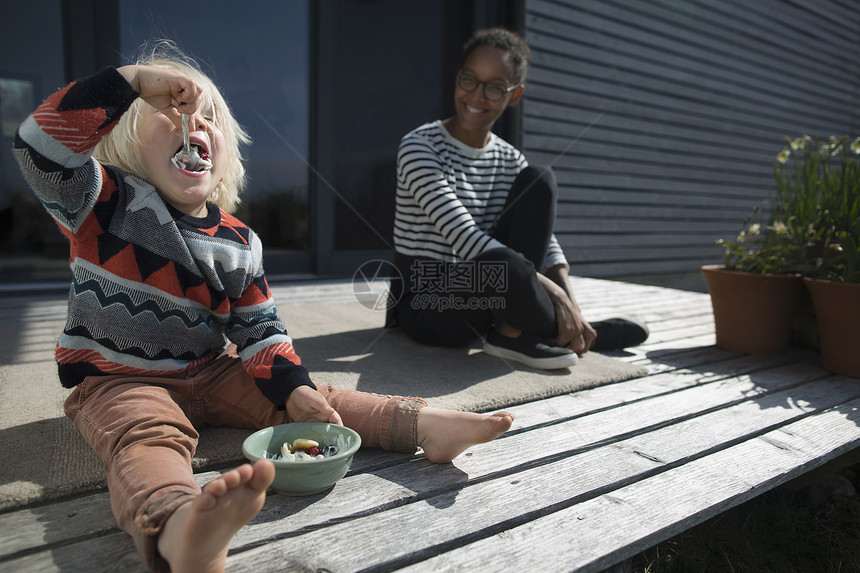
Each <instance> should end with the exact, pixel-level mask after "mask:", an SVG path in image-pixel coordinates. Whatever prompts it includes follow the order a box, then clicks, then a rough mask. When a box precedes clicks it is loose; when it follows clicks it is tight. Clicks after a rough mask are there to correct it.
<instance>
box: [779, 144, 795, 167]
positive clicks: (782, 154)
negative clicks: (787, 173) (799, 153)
mask: <svg viewBox="0 0 860 573" xmlns="http://www.w3.org/2000/svg"><path fill="white" fill-rule="evenodd" d="M789 157H791V149H789V148H788V147H787V146H786V147H783V148H782V149H781V150H780V151H779V153H777V154H776V160H777V161H779V162H780V163H782V164H783V165H785V162H786V161H788V158H789Z"/></svg>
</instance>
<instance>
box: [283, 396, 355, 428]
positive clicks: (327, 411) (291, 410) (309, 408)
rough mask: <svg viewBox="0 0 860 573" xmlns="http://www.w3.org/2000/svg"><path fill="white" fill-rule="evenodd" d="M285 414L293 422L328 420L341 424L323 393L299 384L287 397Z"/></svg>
mask: <svg viewBox="0 0 860 573" xmlns="http://www.w3.org/2000/svg"><path fill="white" fill-rule="evenodd" d="M286 406H287V414H288V415H289V416H290V420H292V421H293V422H328V423H330V424H338V425H340V426H342V425H343V420H341V418H340V414H338V413H337V412H336V411H335V409H334V408H332V407H331V405H329V403H328V402H326V400H325V398H323V395H322V394H320V393H319V392H317V391H316V390H314V389H313V388H311V387H310V386H299V387H298V388H296V389H295V390H293V391H292V393H291V394H290V397H289V398H287V404H286Z"/></svg>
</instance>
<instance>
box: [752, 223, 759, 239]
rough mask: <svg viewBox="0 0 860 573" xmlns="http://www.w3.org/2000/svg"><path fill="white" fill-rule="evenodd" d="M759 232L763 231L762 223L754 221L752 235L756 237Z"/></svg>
mask: <svg viewBox="0 0 860 573" xmlns="http://www.w3.org/2000/svg"><path fill="white" fill-rule="evenodd" d="M759 233H761V225H760V224H758V223H753V224H752V225H750V235H752V236H753V237H755V236H757V235H758V234H759Z"/></svg>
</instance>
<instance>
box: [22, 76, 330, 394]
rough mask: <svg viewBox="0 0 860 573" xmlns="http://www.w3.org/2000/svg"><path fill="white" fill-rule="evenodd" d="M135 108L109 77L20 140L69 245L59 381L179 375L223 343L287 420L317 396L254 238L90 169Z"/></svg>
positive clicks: (39, 117) (225, 219)
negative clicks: (304, 396) (301, 395)
mask: <svg viewBox="0 0 860 573" xmlns="http://www.w3.org/2000/svg"><path fill="white" fill-rule="evenodd" d="M137 97H138V94H137V93H136V92H135V91H134V90H133V89H132V87H131V85H129V83H128V82H126V81H125V79H124V78H123V77H122V76H121V75H120V74H119V72H117V71H116V70H115V69H112V68H109V69H106V70H104V71H102V72H100V73H98V74H96V75H95V76H92V77H90V78H87V79H84V80H80V81H78V82H74V83H72V84H70V85H68V86H66V87H65V88H63V89H62V90H60V91H59V92H57V93H56V94H54V95H53V96H51V97H50V98H48V99H47V100H46V101H45V102H44V103H43V104H42V105H41V106H39V108H38V109H37V110H36V111H35V112H34V113H33V114H32V115H31V116H30V117H28V118H27V119H26V120H25V121H24V122H23V123H22V124H21V126H20V128H19V130H18V134H17V135H16V138H15V145H14V152H15V156H16V158H17V160H18V162H19V164H20V166H21V169H22V171H23V173H24V176H25V177H26V179H27V181H28V183H29V184H30V186H31V187H32V188H33V190H34V191H35V193H36V195H37V196H38V197H39V199H40V200H41V201H42V203H43V204H44V206H45V207H46V209H47V210H48V212H49V213H50V214H51V216H52V217H53V218H54V219H55V220H56V222H57V224H58V225H59V227H60V230H61V231H62V232H63V234H64V235H65V236H66V237H68V239H69V241H70V257H69V260H70V264H71V269H72V277H73V278H72V285H71V289H70V292H69V310H68V318H67V322H66V326H65V328H64V330H63V333H62V335H61V336H60V339H59V341H58V344H57V350H56V358H57V363H58V365H59V374H60V381H61V382H62V384H63V386H66V387H69V388H71V387H73V386H76V385H77V384H79V383H81V382H82V381H83V380H84V378H85V377H87V376H91V375H108V374H140V375H147V376H153V375H154V376H157V375H162V374H172V373H177V372H182V371H184V370H187V369H189V368H192V367H195V366H198V365H200V364H203V363H205V362H207V361H208V360H211V359H213V358H214V357H215V356H217V355H218V354H219V353H220V352H221V351H222V350H223V349H224V347H225V345H226V344H227V341H228V340H229V341H231V342H233V343H235V344H236V345H237V347H238V352H239V356H240V357H241V359H242V363H243V365H244V367H245V369H246V370H247V371H248V372H249V373H250V374H251V375H252V376H253V377H254V379H255V380H256V384H257V386H258V388H259V389H260V390H261V391H262V392H263V394H264V395H265V396H266V397H267V398H268V399H269V400H271V401H272V402H273V403H274V404H275V405H277V406H278V407H280V408H283V407H284V404H285V401H286V399H287V397H288V396H289V394H290V392H292V391H293V390H294V389H295V388H297V387H298V386H300V385H307V386H311V387H314V386H313V383H312V382H311V380H310V377H309V375H308V372H307V370H306V369H305V368H304V367H303V366H301V361H300V359H299V357H298V356H297V355H296V353H295V351H294V349H293V344H292V340H291V339H290V337H289V336H288V334H287V331H286V329H285V327H284V324H283V322H282V321H281V319H280V318H279V317H278V314H277V311H276V309H275V305H274V301H273V299H272V297H271V294H270V292H269V287H268V284H267V283H266V278H265V275H264V274H263V265H262V246H261V244H260V239H259V238H258V237H257V235H256V234H254V232H253V231H252V230H251V229H249V228H248V227H247V226H245V225H244V224H242V223H241V222H240V221H239V220H237V219H236V218H234V217H232V216H230V215H228V214H227V213H224V212H222V211H221V210H220V209H219V208H218V207H217V206H216V205H214V204H209V205H208V209H209V213H208V215H207V216H206V217H205V218H195V217H191V216H188V215H185V214H183V213H181V212H179V211H177V210H176V209H174V208H172V207H171V206H170V205H167V204H166V203H165V202H164V201H162V199H161V197H160V196H159V195H158V193H157V191H156V190H155V188H154V187H153V186H152V185H150V184H149V183H147V182H146V181H144V180H142V179H140V178H138V177H135V176H133V175H130V174H128V173H125V172H124V171H121V170H120V169H117V168H115V167H112V166H109V165H101V164H100V163H98V162H97V161H96V160H95V159H93V158H92V157H91V152H92V150H93V148H94V147H95V146H96V144H97V143H98V142H99V140H100V139H101V138H102V137H103V136H104V135H106V134H107V133H109V132H110V130H111V129H113V127H114V126H115V125H116V122H117V121H118V120H119V118H120V116H121V115H122V114H123V113H125V111H126V110H128V108H129V106H130V105H131V104H132V102H134V100H135V99H136V98H137Z"/></svg>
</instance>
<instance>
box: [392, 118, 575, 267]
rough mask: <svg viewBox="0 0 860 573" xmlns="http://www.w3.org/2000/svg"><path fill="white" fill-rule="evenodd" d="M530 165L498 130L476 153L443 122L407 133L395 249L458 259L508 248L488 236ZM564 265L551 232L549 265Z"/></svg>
mask: <svg viewBox="0 0 860 573" xmlns="http://www.w3.org/2000/svg"><path fill="white" fill-rule="evenodd" d="M526 165H527V163H526V159H525V157H523V154H522V153H520V152H519V151H518V150H517V149H516V148H515V147H514V146H512V145H511V144H509V143H507V142H506V141H504V140H503V139H501V138H500V137H498V136H496V135H495V134H493V133H490V141H489V143H488V144H487V145H486V146H484V147H483V148H480V149H476V148H473V147H469V146H468V145H466V144H464V143H462V142H460V141H458V140H457V139H455V138H454V137H453V136H452V135H451V134H450V133H448V130H447V129H445V127H444V126H443V125H442V123H441V122H440V121H434V122H431V123H427V124H424V125H422V126H421V127H418V128H417V129H415V130H413V131H411V132H409V133H408V134H406V135H405V136H404V137H403V139H402V140H401V142H400V149H399V151H398V154H397V202H396V210H395V218H394V247H395V250H396V251H397V252H398V253H401V254H404V255H409V256H416V257H429V258H432V259H437V260H444V261H451V262H455V261H463V260H469V259H472V258H474V257H475V256H477V255H479V254H481V253H483V252H484V251H487V250H489V249H494V248H499V247H503V246H505V245H503V244H502V243H501V242H499V241H498V240H497V239H495V238H493V237H492V236H491V235H490V232H491V230H492V227H493V225H494V224H495V222H496V220H497V219H498V217H499V216H500V215H501V213H502V210H503V209H504V206H505V200H506V199H507V196H508V191H509V190H510V188H511V184H512V183H513V181H514V178H515V177H516V176H517V174H518V173H519V172H520V171H522V170H523V168H525V167H526ZM565 262H566V259H565V256H564V252H563V251H562V249H561V246H560V245H559V244H558V241H557V240H556V238H555V235H553V236H552V238H551V240H550V244H549V249H548V252H547V257H546V261H545V267H546V268H549V267H551V266H554V265H557V264H563V263H565Z"/></svg>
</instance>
